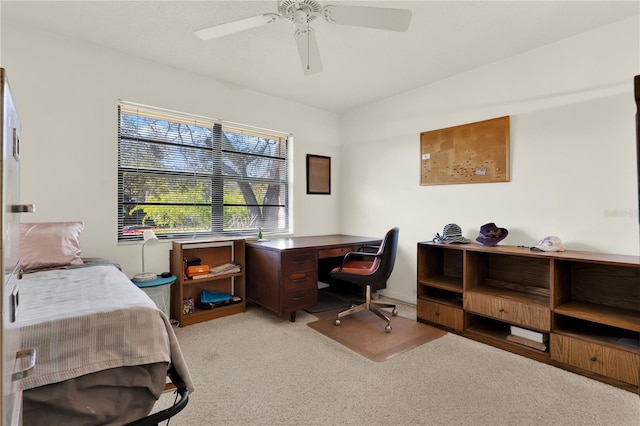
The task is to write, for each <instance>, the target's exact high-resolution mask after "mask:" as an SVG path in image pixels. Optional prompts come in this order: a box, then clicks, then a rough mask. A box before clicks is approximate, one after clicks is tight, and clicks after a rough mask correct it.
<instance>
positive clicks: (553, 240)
mask: <svg viewBox="0 0 640 426" xmlns="http://www.w3.org/2000/svg"><path fill="white" fill-rule="evenodd" d="M531 250H534V251H564V246H563V245H562V241H560V238H558V237H554V236H550V237H544V238H543V239H541V240H540V241H538V244H536V245H535V246H533V247H531Z"/></svg>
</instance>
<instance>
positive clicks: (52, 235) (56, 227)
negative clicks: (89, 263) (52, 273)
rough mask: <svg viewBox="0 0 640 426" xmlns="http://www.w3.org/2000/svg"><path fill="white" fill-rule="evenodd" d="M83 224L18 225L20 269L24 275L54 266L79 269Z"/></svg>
mask: <svg viewBox="0 0 640 426" xmlns="http://www.w3.org/2000/svg"><path fill="white" fill-rule="evenodd" d="M83 229H84V224H83V223H82V222H44V223H21V224H20V266H21V267H22V269H23V270H25V271H30V270H34V269H42V268H52V267H55V266H66V265H82V264H83V263H84V262H82V259H80V251H81V250H80V241H79V240H80V234H81V233H82V230H83Z"/></svg>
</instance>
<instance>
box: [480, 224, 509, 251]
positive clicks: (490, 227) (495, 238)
mask: <svg viewBox="0 0 640 426" xmlns="http://www.w3.org/2000/svg"><path fill="white" fill-rule="evenodd" d="M507 235H509V231H507V230H506V229H505V228H498V227H497V226H496V224H495V223H493V222H491V223H486V224H484V225H482V226H481V227H480V235H478V237H477V238H476V241H477V242H479V243H480V244H482V245H483V246H495V245H496V244H498V243H499V242H500V241H502V240H504V239H505V238H507Z"/></svg>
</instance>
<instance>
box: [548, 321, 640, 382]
mask: <svg viewBox="0 0 640 426" xmlns="http://www.w3.org/2000/svg"><path fill="white" fill-rule="evenodd" d="M549 351H550V355H551V359H553V360H554V361H559V362H562V363H565V364H569V365H572V366H574V367H578V368H581V369H583V370H587V371H591V372H592V373H596V374H601V375H603V376H607V377H611V378H613V379H617V380H620V381H623V382H625V383H631V384H632V385H636V386H637V385H640V355H638V354H634V353H631V352H627V351H623V350H620V349H614V348H610V347H607V346H603V345H599V344H597V343H592V342H586V341H584V340H579V339H574V338H572V337H566V336H561V335H558V334H555V333H551V344H550V347H549Z"/></svg>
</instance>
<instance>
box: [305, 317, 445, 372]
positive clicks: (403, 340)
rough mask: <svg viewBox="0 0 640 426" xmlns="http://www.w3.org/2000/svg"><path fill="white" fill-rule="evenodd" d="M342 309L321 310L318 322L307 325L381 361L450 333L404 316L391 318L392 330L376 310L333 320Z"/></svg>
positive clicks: (374, 359) (370, 357) (364, 354)
mask: <svg viewBox="0 0 640 426" xmlns="http://www.w3.org/2000/svg"><path fill="white" fill-rule="evenodd" d="M339 311H340V310H333V311H327V312H318V313H314V314H313V315H314V316H316V317H318V320H317V321H313V322H310V323H307V325H308V326H309V327H311V328H313V329H314V330H316V331H317V332H319V333H322V334H324V335H325V336H327V337H329V338H331V339H333V340H335V341H336V342H338V343H341V344H343V345H344V346H346V347H348V348H349V349H351V350H352V351H354V352H357V353H359V354H360V355H362V356H365V357H367V358H369V359H370V360H372V361H376V362H382V361H386V360H388V359H390V358H393V357H394V356H397V355H400V354H401V353H403V352H406V351H408V350H410V349H413V348H416V347H418V346H420V345H423V344H425V343H427V342H430V341H432V340H434V339H437V338H439V337H442V336H444V335H445V334H447V332H446V331H443V330H440V329H438V328H435V327H431V326H428V325H426V324H422V323H419V322H416V321H415V320H412V319H408V318H404V317H400V316H397V317H392V316H391V315H389V318H390V319H391V327H392V330H391V333H387V332H385V331H384V328H385V325H386V323H385V322H384V321H383V320H382V319H381V318H379V317H378V316H377V315H375V314H374V313H373V312H369V311H362V312H356V313H355V314H352V315H349V316H346V317H344V318H342V319H341V324H340V325H339V326H336V325H335V323H334V321H335V319H336V314H337V313H338V312H339Z"/></svg>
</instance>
